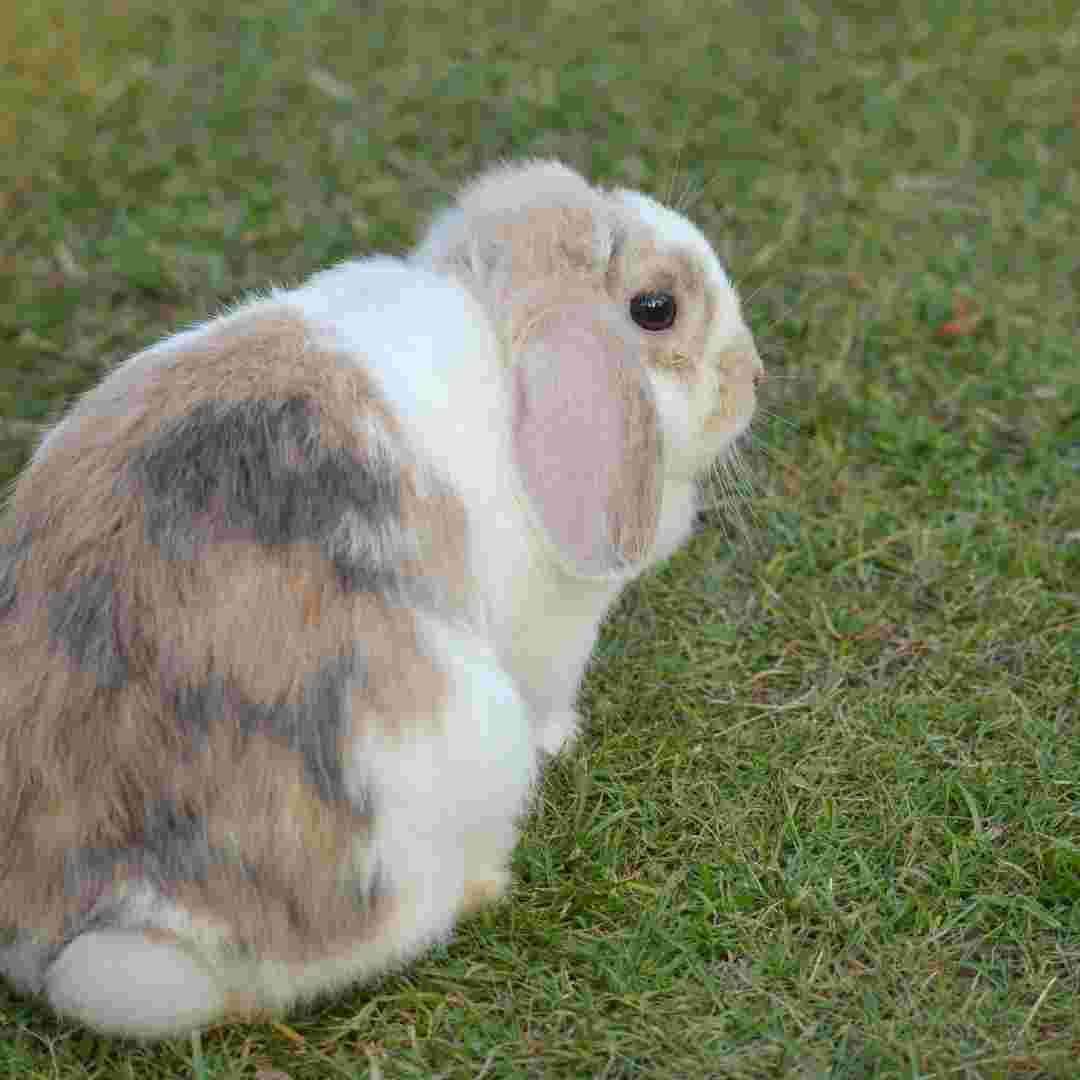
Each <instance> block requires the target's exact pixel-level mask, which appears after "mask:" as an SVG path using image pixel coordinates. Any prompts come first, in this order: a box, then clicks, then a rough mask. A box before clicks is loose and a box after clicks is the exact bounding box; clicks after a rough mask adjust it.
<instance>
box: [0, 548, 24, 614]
mask: <svg viewBox="0 0 1080 1080" xmlns="http://www.w3.org/2000/svg"><path fill="white" fill-rule="evenodd" d="M29 554H30V531H29V530H28V529H27V530H24V531H22V532H20V533H19V534H18V536H17V537H16V538H15V542H14V543H12V544H0V619H6V618H7V617H8V615H10V614H11V613H12V612H13V611H14V610H15V602H16V601H17V600H18V596H19V594H18V588H17V585H16V578H17V577H18V571H19V567H20V565H21V564H22V562H23V560H24V559H25V558H26V557H27V556H28V555H29Z"/></svg>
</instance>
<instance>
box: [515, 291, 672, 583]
mask: <svg viewBox="0 0 1080 1080" xmlns="http://www.w3.org/2000/svg"><path fill="white" fill-rule="evenodd" d="M514 452H515V457H516V459H517V464H518V467H519V469H520V470H521V473H522V476H523V479H524V482H525V487H526V490H527V491H528V494H529V496H530V498H531V499H532V500H533V503H534V505H535V506H536V508H537V509H538V511H539V514H540V519H541V521H542V522H543V525H544V527H545V529H546V530H547V532H548V533H549V534H550V536H551V538H552V539H553V540H554V541H555V543H556V544H557V545H558V547H559V548H560V550H561V551H562V552H563V553H564V554H565V555H566V556H568V557H569V558H570V559H571V560H572V561H573V562H574V563H575V564H577V566H578V568H579V569H580V571H582V572H584V573H587V574H604V573H611V572H612V571H616V570H619V569H621V568H622V567H624V566H626V565H627V564H628V563H633V562H636V561H637V560H639V559H640V558H641V557H642V556H643V555H644V554H645V553H646V551H647V550H648V548H649V546H650V545H651V544H652V541H653V538H654V535H655V529H656V512H657V507H656V483H657V465H658V456H659V452H658V433H657V430H656V410H655V407H654V405H653V402H652V397H651V394H650V392H649V389H648V384H647V383H646V381H645V379H644V377H643V374H642V372H641V370H640V367H639V365H638V362H637V359H636V357H635V356H634V352H633V349H632V347H631V346H630V345H629V344H628V343H627V342H625V341H624V340H623V337H622V335H621V333H620V332H619V331H618V330H617V329H616V328H614V327H612V326H609V325H606V324H605V322H604V321H603V320H601V319H598V318H597V316H596V313H595V309H592V308H585V307H581V308H578V307H568V308H561V309H558V310H556V311H554V312H549V313H548V315H547V317H546V318H545V320H544V322H543V324H542V325H541V327H540V329H539V331H538V332H537V333H535V334H533V335H532V336H530V338H529V339H528V341H527V343H526V344H525V346H524V348H523V350H522V352H521V354H520V355H519V357H518V360H517V363H516V364H515V367H514Z"/></svg>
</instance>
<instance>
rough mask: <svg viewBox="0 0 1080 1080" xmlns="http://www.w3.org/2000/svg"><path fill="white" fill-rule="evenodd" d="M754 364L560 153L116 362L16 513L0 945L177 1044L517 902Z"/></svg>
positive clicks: (608, 197) (4, 687)
mask: <svg viewBox="0 0 1080 1080" xmlns="http://www.w3.org/2000/svg"><path fill="white" fill-rule="evenodd" d="M658 290H663V291H666V292H669V293H671V294H672V295H673V296H674V297H675V298H676V301H677V304H678V316H677V318H676V320H675V323H674V325H673V326H672V327H671V328H670V329H669V330H662V331H650V330H643V329H641V328H640V327H638V326H637V325H635V323H634V322H633V321H632V319H631V317H630V315H629V303H630V300H631V298H632V297H634V296H635V295H638V294H639V293H642V292H650V291H652V292H655V291H658ZM760 371H761V367H760V362H759V360H758V358H757V355H756V353H755V351H754V348H753V343H752V341H751V339H750V336H749V334H748V332H747V330H746V327H745V326H744V324H743V322H742V319H741V317H740V314H739V307H738V302H737V300H736V298H735V295H734V293H733V291H732V289H731V287H730V285H729V283H728V281H727V278H726V277H725V275H724V273H723V270H722V269H721V267H720V266H719V264H718V262H717V260H716V258H715V256H714V255H713V253H712V251H711V249H710V247H709V245H708V243H707V242H706V241H705V239H704V238H703V237H702V236H701V234H700V233H699V232H698V231H697V230H696V229H695V228H694V227H693V226H692V225H690V224H689V222H687V221H686V220H685V219H684V218H682V217H680V216H679V215H677V214H675V213H674V212H673V211H671V210H668V209H666V208H664V207H662V206H660V205H659V204H657V203H655V202H653V201H652V200H650V199H648V198H647V197H645V196H643V195H639V194H636V193H632V192H625V191H615V192H605V191H600V190H597V189H594V188H592V187H590V186H589V185H588V184H587V183H586V182H585V181H584V180H582V179H581V177H579V176H578V175H577V174H575V173H573V172H572V171H570V170H569V169H566V168H565V167H563V166H561V165H559V164H556V163H552V162H534V163H527V164H525V165H519V166H512V167H503V168H499V169H495V170H493V171H491V172H489V173H487V174H485V175H483V176H481V177H480V178H479V179H477V180H476V181H474V182H473V183H472V184H470V185H469V186H468V187H466V189H465V190H464V191H463V192H462V193H461V195H460V197H459V199H458V200H457V203H456V204H455V206H454V207H453V208H452V209H450V210H449V211H447V212H446V213H445V214H444V215H443V216H441V217H440V218H439V219H437V220H436V221H435V223H434V224H433V225H432V227H431V229H430V230H429V232H428V233H427V235H426V237H425V238H424V240H423V241H422V243H421V244H420V245H419V246H418V247H417V249H416V250H415V251H414V252H413V253H412V254H411V255H410V256H409V257H408V258H406V259H389V258H372V259H367V260H360V261H353V262H348V263H345V264H343V265H341V266H338V267H336V268H334V269H331V270H328V271H326V272H324V273H321V274H318V275H316V276H315V277H314V278H312V279H311V280H310V281H309V282H308V283H306V284H304V285H302V286H301V287H300V288H297V289H294V290H290V291H279V292H274V293H272V294H270V295H269V296H265V297H261V298H255V299H251V300H249V301H248V302H246V303H244V304H243V305H241V306H240V307H239V308H237V309H236V310H235V311H233V312H232V313H230V314H227V315H224V316H222V317H219V318H217V319H213V320H211V321H209V322H207V323H205V324H204V325H202V326H200V327H197V328H195V329H193V330H189V331H186V332H184V333H180V334H177V335H175V336H174V337H172V338H169V339H167V340H165V341H163V342H162V343H160V344H158V345H157V346H155V347H153V348H151V349H149V350H147V351H146V352H144V353H141V354H139V355H137V356H135V357H133V358H132V359H130V360H129V361H127V362H126V363H125V364H123V365H121V366H120V367H119V368H117V369H116V370H115V371H114V372H113V373H112V374H111V375H110V376H109V377H108V378H106V379H105V380H104V381H103V382H102V383H101V384H100V385H99V386H97V387H96V388H95V389H93V390H92V391H90V392H89V393H88V394H87V395H86V396H85V397H83V398H82V400H81V401H79V402H78V404H77V405H76V406H75V407H74V409H73V410H72V411H71V412H70V413H69V414H68V416H67V417H66V418H65V419H64V420H62V421H61V423H59V424H58V425H57V426H56V427H55V428H54V429H53V430H52V431H51V432H50V433H49V434H48V435H47V437H46V438H45V439H44V440H43V441H42V443H41V445H40V446H39V448H38V450H37V453H36V454H35V456H34V458H33V460H32V462H31V464H30V466H29V468H28V469H27V470H26V472H25V473H24V475H23V476H22V477H21V478H20V480H19V482H18V484H17V486H16V488H15V491H14V494H13V497H12V499H11V504H10V506H9V508H8V511H7V514H6V516H5V519H4V524H3V526H2V532H0V837H2V838H3V840H2V841H0V844H2V846H0V972H2V973H4V974H6V975H7V976H8V978H9V979H10V980H12V981H13V982H14V984H15V985H16V986H17V987H18V988H20V989H22V990H24V991H29V992H38V993H42V994H44V995H45V996H46V997H47V998H48V1000H49V1001H50V1002H51V1003H52V1005H53V1006H54V1007H55V1008H56V1009H58V1010H59V1011H61V1012H63V1013H65V1014H67V1015H70V1016H72V1017H75V1018H77V1019H79V1020H81V1021H83V1022H85V1023H87V1024H89V1025H91V1026H94V1027H96V1028H99V1029H101V1030H105V1031H110V1032H119V1033H124V1034H130V1035H136V1036H140V1037H157V1036H163V1035H172V1034H176V1033H178V1032H181V1031H184V1030H187V1029H190V1028H193V1027H198V1026H201V1025H204V1024H208V1023H212V1022H217V1021H220V1020H222V1019H225V1018H228V1017H251V1016H257V1015H261V1014H264V1013H274V1012H279V1011H281V1010H283V1009H286V1008H288V1007H289V1006H290V1005H291V1004H293V1003H294V1002H296V1001H298V1000H303V999H307V998H310V997H313V996H315V995H317V994H319V993H324V992H327V991H329V990H332V989H334V988H336V987H339V986H342V985H344V984H346V983H348V982H350V981H353V980H355V979H358V978H362V977H366V976H369V975H372V974H374V973H376V972H379V971H381V970H384V969H386V968H387V967H389V966H392V965H395V964H399V963H401V962H403V961H405V960H406V959H407V958H408V957H410V956H412V955H414V954H415V953H416V952H417V951H419V950H421V949H423V948H424V947H425V946H427V945H429V944H430V943H431V942H433V941H436V940H438V939H440V938H443V937H444V936H445V935H447V934H448V933H449V931H450V929H451V926H452V924H453V921H454V920H455V918H457V917H458V916H459V915H460V914H461V913H462V912H465V911H468V910H469V909H470V908H472V907H474V906H476V905H477V904H481V903H485V902H488V901H491V900H493V899H495V898H497V897H498V896H500V895H501V894H502V893H503V892H504V891H505V889H506V886H507V873H506V863H507V860H508V856H509V853H510V850H511V848H512V845H513V843H514V826H515V821H516V818H517V817H518V815H519V814H520V812H521V811H522V809H523V807H524V805H525V802H526V799H527V797H528V792H529V788H530V785H531V783H532V780H533V778H534V776H535V771H536V766H537V761H538V758H539V755H540V754H541V753H542V752H556V751H558V750H559V749H560V748H561V747H563V746H564V745H565V744H566V743H567V741H568V740H570V739H571V738H573V736H574V735H575V733H576V731H577V725H578V721H577V716H576V714H575V711H574V699H575V695H576V692H577V688H578V684H579V682H580V679H581V676H582V673H583V670H584V668H585V665H586V663H587V661H588V658H589V654H590V652H591V649H592V646H593V643H594V640H595V636H596V631H597V627H598V625H599V623H600V620H601V619H602V618H603V616H604V614H605V612H606V611H607V610H608V608H609V607H610V605H611V603H612V602H613V600H614V599H615V597H616V596H617V595H618V592H619V590H620V589H621V588H622V587H623V586H624V585H625V583H626V582H627V581H629V580H630V579H631V578H632V577H634V576H635V575H637V574H639V573H640V572H641V571H642V570H643V569H645V568H647V567H648V566H650V565H653V564H655V563H656V562H657V561H659V560H661V559H663V558H665V557H667V555H668V554H670V553H671V552H672V551H673V550H674V549H675V548H676V547H677V546H678V545H679V544H680V543H682V542H683V540H684V539H685V538H686V537H687V535H688V534H689V531H690V527H691V522H692V518H693V513H694V510H695V505H696V482H697V481H696V478H697V477H698V475H699V474H700V473H701V472H702V470H703V469H705V468H707V467H708V466H709V465H710V464H711V463H712V462H713V461H714V460H715V459H716V458H717V457H718V456H719V455H721V454H723V453H724V451H725V449H726V448H727V447H728V446H730V445H731V443H732V441H733V440H734V439H735V438H736V437H737V436H738V435H739V434H740V433H741V432H742V431H743V430H744V429H745V427H746V425H747V424H748V422H749V419H750V416H751V413H752V411H753V407H754V383H755V381H756V380H757V378H758V377H759V375H760Z"/></svg>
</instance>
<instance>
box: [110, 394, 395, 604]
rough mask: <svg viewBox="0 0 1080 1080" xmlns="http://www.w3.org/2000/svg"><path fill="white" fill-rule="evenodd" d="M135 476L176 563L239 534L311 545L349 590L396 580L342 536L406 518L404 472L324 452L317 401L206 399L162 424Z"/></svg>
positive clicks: (133, 464)
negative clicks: (329, 562)
mask: <svg viewBox="0 0 1080 1080" xmlns="http://www.w3.org/2000/svg"><path fill="white" fill-rule="evenodd" d="M129 470H130V476H131V478H132V479H133V480H134V482H135V484H136V487H137V490H138V491H140V493H141V494H142V497H143V499H144V500H145V505H146V529H147V536H148V538H149V540H150V542H151V543H153V544H155V545H157V546H158V547H159V548H160V549H161V550H162V551H163V552H164V553H165V554H166V555H167V556H169V557H173V558H192V557H195V556H196V555H197V553H198V551H199V550H200V549H201V548H202V547H203V546H204V545H206V544H208V543H214V542H216V541H220V540H228V539H230V538H233V537H238V538H243V539H251V540H254V541H255V542H256V543H259V544H265V545H267V546H271V547H274V546H280V545H284V544H294V543H298V542H301V541H308V542H313V543H316V544H319V545H320V546H322V548H323V550H324V551H325V552H326V555H327V557H328V558H329V559H331V560H332V561H333V563H334V566H335V568H336V569H337V572H338V578H339V580H340V582H341V585H342V587H343V588H345V589H348V590H356V589H375V588H384V587H388V586H389V587H392V586H393V585H394V584H396V582H397V575H396V572H395V571H394V560H390V561H389V562H388V561H385V560H379V559H376V558H374V557H373V556H374V555H375V554H376V552H377V548H373V547H372V545H371V544H370V543H369V542H368V543H366V542H364V541H360V542H353V543H348V542H344V536H343V533H344V535H352V534H353V533H354V532H357V531H359V532H360V533H362V534H363V535H364V536H365V537H370V536H373V535H374V536H378V535H383V534H384V533H385V531H386V527H387V526H388V525H390V524H392V523H395V522H397V521H398V520H399V514H400V506H401V486H400V481H399V477H398V474H397V471H396V469H394V468H393V467H392V466H382V467H379V466H376V465H375V464H374V463H372V462H363V461H360V460H358V459H357V458H356V457H355V456H353V455H352V454H350V453H348V452H347V451H345V450H333V449H327V448H325V447H323V446H322V445H321V442H320V436H319V409H318V405H317V404H316V403H315V402H313V401H310V400H307V399H305V398H301V397H293V398H289V399H287V400H285V401H276V400H269V401H242V402H224V403H221V402H204V403H202V404H199V405H197V406H195V407H194V408H193V409H192V410H191V411H190V412H189V413H187V415H186V416H183V417H180V418H178V419H175V420H169V421H167V422H166V423H164V424H163V425H162V426H161V428H160V429H159V430H158V431H157V432H156V434H155V435H154V436H153V437H152V438H151V439H149V440H147V442H146V443H145V444H144V445H143V446H142V447H140V448H139V449H138V450H136V451H135V452H134V453H133V454H132V455H131V457H130V459H129Z"/></svg>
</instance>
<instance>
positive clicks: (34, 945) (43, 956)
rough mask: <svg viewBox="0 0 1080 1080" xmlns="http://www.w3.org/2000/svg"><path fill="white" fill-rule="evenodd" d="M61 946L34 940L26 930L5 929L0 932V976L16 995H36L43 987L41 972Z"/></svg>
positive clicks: (32, 935)
mask: <svg viewBox="0 0 1080 1080" xmlns="http://www.w3.org/2000/svg"><path fill="white" fill-rule="evenodd" d="M63 947H64V943H63V942H51V941H45V940H43V939H38V938H37V937H36V936H35V935H34V934H32V933H31V932H30V931H29V930H13V929H8V928H5V929H4V930H3V931H2V932H0V975H3V976H5V977H6V978H8V979H9V980H10V981H11V983H12V985H13V986H14V987H15V989H16V990H18V991H19V993H20V994H38V993H40V992H41V990H42V987H43V986H44V985H45V972H46V971H48V970H49V967H50V966H51V965H52V962H53V961H54V960H55V959H56V957H57V956H58V955H59V953H60V951H61V949H63Z"/></svg>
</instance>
